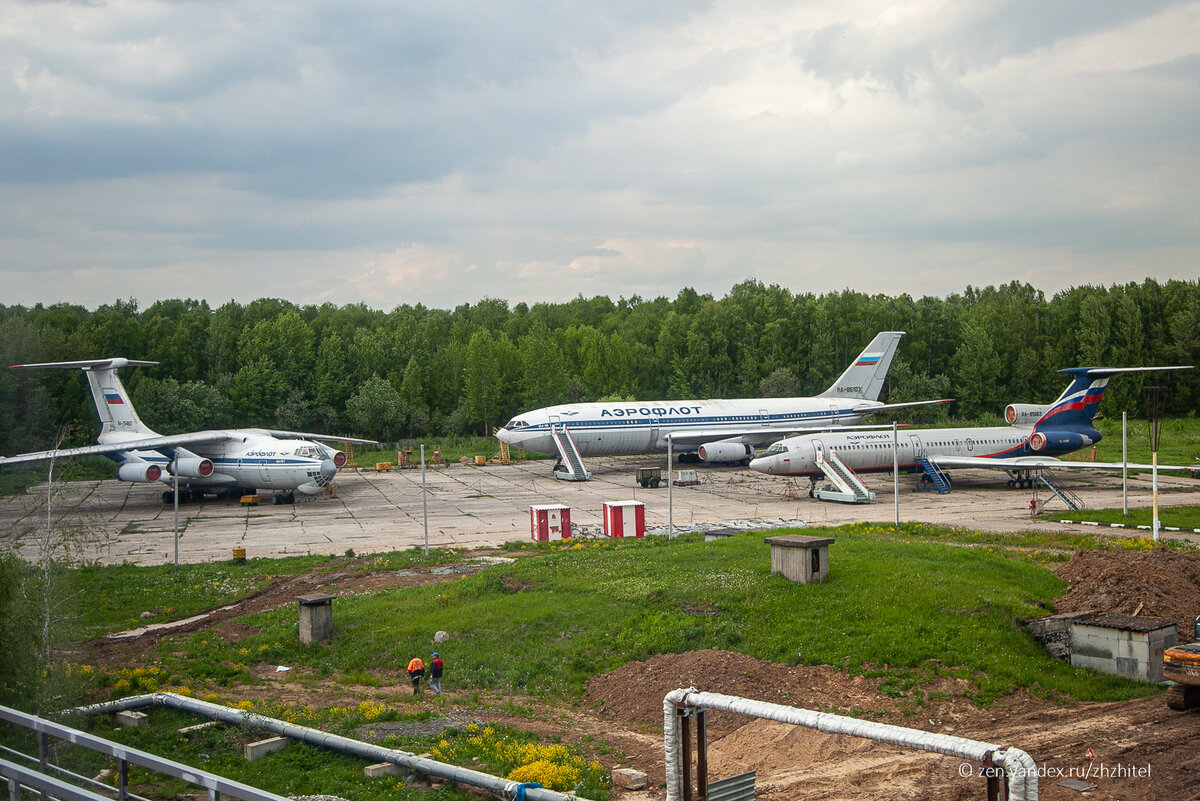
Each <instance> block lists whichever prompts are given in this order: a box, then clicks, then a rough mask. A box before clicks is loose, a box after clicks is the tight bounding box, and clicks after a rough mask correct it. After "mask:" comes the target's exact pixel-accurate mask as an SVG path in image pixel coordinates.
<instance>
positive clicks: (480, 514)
mask: <svg viewBox="0 0 1200 801" xmlns="http://www.w3.org/2000/svg"><path fill="white" fill-rule="evenodd" d="M655 463H656V462H655V461H654V460H653V459H652V458H651V457H646V458H643V459H636V458H611V459H591V460H589V462H588V466H589V468H590V469H591V470H592V471H593V478H592V480H591V481H587V482H579V483H575V482H565V481H559V480H557V479H555V478H553V477H552V476H551V475H550V464H551V463H550V462H547V461H538V462H526V463H523V464H513V465H507V466H498V465H487V466H476V465H460V464H454V465H450V466H448V467H443V468H430V469H428V470H427V471H426V484H427V489H428V491H427V503H428V519H429V546H430V547H431V548H440V547H458V548H472V547H478V546H494V545H499V544H501V543H504V542H508V541H514V540H528V539H529V538H530V520H529V517H530V516H529V507H530V506H532V505H539V504H563V505H566V506H569V507H570V508H571V519H572V522H573V523H574V525H575V526H576V528H577V535H582V536H593V535H600V534H601V532H602V529H603V504H604V502H606V501H627V500H637V501H642V502H644V503H645V505H646V523H647V526H648V527H649V529H650V533H651V534H652V535H653V534H658V533H665V531H666V527H667V525H668V503H667V489H666V487H665V486H664V487H660V488H658V489H642V488H641V487H638V486H637V485H636V483H635V482H634V478H633V475H634V472H635V470H636V468H637V467H638V466H640V465H648V464H655ZM657 463H658V464H665V460H661V461H659V462H657ZM689 467H690V466H689ZM696 472H697V475H698V477H699V478H700V481H701V483H700V484H699V485H697V486H690V487H675V488H674V489H673V491H672V493H671V495H672V506H673V511H672V512H671V516H672V518H673V522H674V525H675V527H676V529H677V530H679V531H690V530H697V529H700V530H703V529H706V528H717V527H726V528H740V529H768V528H778V527H781V526H803V525H805V524H807V525H824V524H830V525H839V524H842V523H849V522H859V521H877V522H881V523H891V522H893V521H894V519H895V514H896V512H895V506H894V499H895V497H896V496H895V495H894V494H893V491H892V480H891V477H890V476H889V475H883V474H881V475H874V476H867V477H866V482H867V484H868V486H870V487H871V488H872V489H873V490H874V491H875V492H876V493H877V499H876V502H875V503H873V504H863V505H846V504H837V503H824V502H819V501H814V500H812V499H811V498H809V497H808V481H807V480H806V479H805V480H803V481H801V482H799V483H797V482H794V481H791V480H789V479H784V478H778V477H773V476H764V475H761V474H758V473H754V472H752V471H749V470H746V469H741V468H708V467H704V466H698V467H697V468H696ZM1061 480H1062V482H1063V483H1065V484H1067V485H1068V486H1069V487H1070V488H1071V489H1072V491H1074V492H1075V493H1076V494H1077V495H1079V496H1080V497H1081V498H1082V499H1083V500H1084V502H1085V503H1086V505H1087V507H1088V508H1120V506H1121V489H1120V487H1121V484H1120V475H1119V473H1118V474H1116V475H1109V474H1096V473H1088V474H1074V473H1073V474H1069V475H1063V477H1062V479H1061ZM954 481H955V483H954V491H953V492H952V493H950V494H948V495H938V494H937V493H933V492H914V491H913V487H914V486H915V480H914V477H913V476H910V475H905V476H902V477H901V479H900V488H901V489H900V493H899V497H900V520H901V521H923V522H930V523H939V524H945V525H956V526H966V527H971V528H981V529H989V530H1000V531H1016V530H1022V529H1029V528H1042V527H1054V528H1056V529H1061V528H1062V527H1063V525H1062V524H1060V523H1053V522H1050V521H1046V520H1041V519H1038V518H1031V517H1030V514H1029V501H1030V498H1031V497H1032V496H1033V491H1031V490H1009V489H1005V488H1004V474H1003V473H1000V472H999V471H989V470H980V471H956V472H955V474H954ZM1159 484H1160V504H1161V505H1162V506H1164V507H1169V506H1171V505H1179V504H1200V480H1197V479H1192V478H1174V477H1163V476H1160V479H1159ZM1150 485H1151V482H1150V477H1149V475H1139V476H1136V477H1131V480H1130V490H1129V499H1130V501H1129V502H1130V506H1131V508H1146V507H1149V506H1150V504H1151V487H1150ZM161 494H162V488H161V487H158V486H153V487H151V486H146V485H139V484H126V483H123V482H118V481H86V482H71V483H69V484H65V485H57V486H56V487H55V488H54V492H53V493H51V512H50V515H49V518H50V520H52V521H53V528H54V529H55V530H57V531H60V532H66V534H67V536H60V537H55V538H48V537H46V536H45V535H44V532H45V531H46V530H47V523H46V521H47V513H46V499H47V491H46V486H45V485H42V486H39V487H32V488H30V489H29V491H28V492H27V493H26V494H24V495H15V496H9V497H4V498H0V548H7V547H15V548H16V549H17V550H18V551H19V553H20V554H21V555H22V556H23V557H25V558H27V559H34V558H36V556H37V554H38V553H39V551H40V550H41V549H43V548H46V547H54V548H55V549H57V553H56V556H58V557H60V558H67V559H71V560H87V561H96V562H101V563H121V562H130V563H133V564H143V565H144V564H162V563H166V562H171V561H172V560H173V559H174V552H175V545H174V531H175V524H174V510H173V507H172V506H171V505H170V504H163V503H162V501H161ZM1039 497H1041V498H1043V499H1045V498H1046V497H1047V492H1046V490H1044V489H1043V490H1042V491H1041V492H1040V493H1039ZM1047 508H1048V509H1049V510H1051V511H1055V510H1062V509H1064V508H1065V507H1064V506H1063V505H1062V503H1061V501H1058V500H1057V499H1051V500H1050V501H1049V502H1048V503H1047ZM1163 519H1164V520H1165V521H1166V522H1167V523H1169V522H1170V521H1169V513H1164V515H1163ZM179 529H180V533H181V536H180V538H179V561H181V562H206V561H213V560H221V559H228V558H230V557H231V555H232V552H233V549H234V548H239V547H240V548H245V549H246V553H247V556H251V557H256V556H271V557H274V556H283V555H289V554H342V553H345V552H346V551H347V550H348V549H353V550H354V552H355V553H358V554H364V553H377V552H383V551H392V550H403V549H406V548H412V547H421V546H423V545H424V544H425V528H424V525H423V513H422V492H421V471H420V470H419V469H416V470H393V471H392V472H381V473H376V472H374V471H373V470H369V469H364V470H361V471H355V470H351V469H343V470H342V472H341V473H340V474H339V475H338V477H337V479H336V482H335V491H334V492H332V493H330V494H328V495H326V496H318V497H313V498H307V497H301V498H298V500H297V502H296V504H295V505H278V506H276V505H273V504H271V503H270V502H269V499H268V497H267V496H264V502H263V503H261V504H259V505H258V506H253V507H243V506H241V505H240V504H239V503H237V502H236V501H229V500H215V499H209V500H207V501H205V502H203V503H196V504H184V505H181V506H180V509H179ZM1091 531H1093V532H1095V531H1096V529H1091ZM1112 533H1113V536H1140V535H1144V533H1145V532H1140V533H1139V532H1128V533H1121V532H1112ZM1169 536H1188V537H1189V538H1192V535H1169ZM47 543H49V544H47Z"/></svg>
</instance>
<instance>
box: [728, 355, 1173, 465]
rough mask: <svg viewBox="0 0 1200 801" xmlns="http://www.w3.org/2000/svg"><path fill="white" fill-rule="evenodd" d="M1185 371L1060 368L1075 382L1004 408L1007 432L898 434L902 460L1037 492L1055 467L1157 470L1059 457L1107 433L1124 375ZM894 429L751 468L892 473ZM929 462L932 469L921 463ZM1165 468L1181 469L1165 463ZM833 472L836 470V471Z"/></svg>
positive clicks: (788, 449) (806, 446) (841, 438)
mask: <svg viewBox="0 0 1200 801" xmlns="http://www.w3.org/2000/svg"><path fill="white" fill-rule="evenodd" d="M1188 369H1191V368H1190V366H1180V367H1074V368H1068V369H1066V370H1059V372H1060V373H1067V374H1068V375H1070V376H1072V380H1071V384H1070V385H1069V386H1068V387H1067V389H1066V391H1064V392H1063V394H1062V395H1061V396H1059V398H1058V400H1056V401H1054V403H1051V404H1049V405H1045V406H1042V405H1036V404H1029V403H1014V404H1010V405H1009V406H1007V407H1006V408H1005V410H1004V419H1005V420H1007V421H1008V423H1009V425H1008V426H991V427H986V428H977V427H976V428H929V429H922V430H909V431H904V432H901V433H900V434H899V435H898V442H897V443H896V448H897V454H896V460H897V461H898V464H899V469H900V470H901V471H904V472H921V471H925V472H927V473H931V474H932V473H933V472H936V471H944V470H947V469H949V468H960V467H961V468H968V467H986V468H995V469H999V470H1004V471H1006V472H1007V473H1008V474H1009V481H1008V485H1009V486H1010V487H1020V488H1028V487H1032V486H1033V481H1034V477H1033V476H1034V473H1035V471H1038V470H1045V469H1049V468H1060V467H1067V468H1078V469H1100V470H1114V469H1120V468H1121V467H1123V466H1127V467H1131V468H1138V469H1143V468H1144V469H1150V468H1151V467H1152V465H1143V464H1129V465H1125V464H1124V463H1121V462H1075V461H1069V462H1068V461H1062V460H1060V459H1058V458H1056V457H1058V456H1064V455H1066V454H1069V453H1073V452H1075V451H1078V450H1080V449H1082V448H1087V447H1090V446H1092V445H1094V444H1096V443H1097V442H1099V441H1100V438H1101V434H1100V432H1099V431H1097V430H1096V428H1095V427H1094V426H1093V425H1092V420H1093V418H1094V417H1095V416H1096V407H1098V406H1099V405H1100V399H1101V398H1102V397H1103V395H1104V390H1105V389H1106V388H1107V386H1108V380H1109V378H1110V377H1112V376H1113V375H1116V374H1118V373H1134V372H1146V371H1150V370H1188ZM892 447H893V434H892V432H891V431H886V432H885V431H856V432H831V433H828V434H809V435H805V436H797V437H789V438H787V439H783V440H780V441H779V442H776V443H775V444H774V445H772V446H771V447H770V448H768V449H767V450H766V451H765V452H764V453H763V454H762V456H760V457H759V458H757V459H754V460H753V461H751V462H750V467H751V469H753V470H757V471H758V472H760V473H769V474H772V475H778V476H808V477H809V478H811V479H812V481H813V485H814V487H815V485H816V480H817V477H818V476H820V475H821V474H822V473H824V472H826V471H825V470H822V467H821V463H822V462H824V463H825V464H826V465H828V464H829V463H830V462H831V461H833V460H832V459H831V458H830V457H831V453H832V454H836V460H837V461H838V462H840V463H841V464H843V465H844V466H846V467H848V468H850V469H851V470H852V471H854V472H856V473H863V472H867V473H870V472H886V471H890V470H891V469H892V467H893V454H892ZM922 461H924V462H925V464H922ZM1159 467H1160V469H1175V470H1182V469H1185V468H1182V467H1172V466H1167V465H1159ZM832 469H834V471H835V472H836V471H837V468H836V466H835V467H834V468H832Z"/></svg>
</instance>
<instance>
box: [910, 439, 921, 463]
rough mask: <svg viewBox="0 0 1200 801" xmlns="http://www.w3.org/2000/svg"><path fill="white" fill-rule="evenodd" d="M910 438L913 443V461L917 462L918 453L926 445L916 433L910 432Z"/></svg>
mask: <svg viewBox="0 0 1200 801" xmlns="http://www.w3.org/2000/svg"><path fill="white" fill-rule="evenodd" d="M908 439H909V441H910V442H911V443H912V449H913V451H912V452H913V461H914V462H915V461H916V460H917V454H919V453H920V452H921V448H923V447H924V446H923V445H922V444H921V438H920V437H919V436H917V435H916V434H909V435H908Z"/></svg>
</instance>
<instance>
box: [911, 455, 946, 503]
mask: <svg viewBox="0 0 1200 801" xmlns="http://www.w3.org/2000/svg"><path fill="white" fill-rule="evenodd" d="M916 460H917V464H919V465H920V466H921V473H920V474H919V475H918V476H917V489H919V490H923V491H925V492H929V491H930V490H937V493H938V494H939V495H945V494H946V493H947V492H949V491H950V476H948V475H946V471H944V470H942V468H940V467H938V466H937V465H936V464H934V462H933V460H932V459H930V458H929V451H927V450H925V449H924V448H922V449H921V450H920V452H919V453H918V454H917V456H916Z"/></svg>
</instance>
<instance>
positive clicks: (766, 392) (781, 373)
mask: <svg viewBox="0 0 1200 801" xmlns="http://www.w3.org/2000/svg"><path fill="white" fill-rule="evenodd" d="M758 392H759V394H760V395H761V396H762V397H764V398H795V397H797V396H799V395H800V394H801V391H800V379H799V378H796V374H795V373H793V372H792V371H791V368H789V367H777V368H775V369H774V370H772V371H771V374H770V375H768V376H767V377H766V378H764V379H763V380H762V381H760V382H759V384H758Z"/></svg>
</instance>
